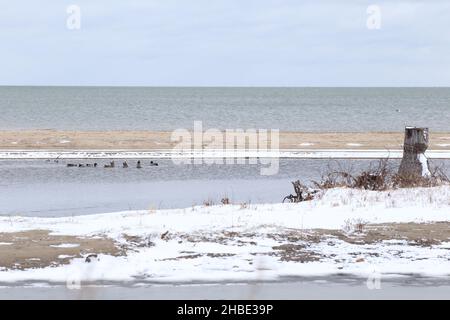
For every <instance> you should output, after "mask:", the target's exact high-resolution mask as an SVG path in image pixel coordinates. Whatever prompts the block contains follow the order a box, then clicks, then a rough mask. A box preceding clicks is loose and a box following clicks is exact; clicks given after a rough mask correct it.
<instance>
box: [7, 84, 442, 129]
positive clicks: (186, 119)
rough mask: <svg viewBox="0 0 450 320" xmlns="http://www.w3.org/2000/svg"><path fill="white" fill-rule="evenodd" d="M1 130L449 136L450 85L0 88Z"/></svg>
mask: <svg viewBox="0 0 450 320" xmlns="http://www.w3.org/2000/svg"><path fill="white" fill-rule="evenodd" d="M0 115H1V116H0V130H5V129H13V130H15V129H59V130H173V129H177V128H186V129H191V128H192V126H193V122H194V120H200V121H203V123H204V127H205V128H219V129H226V128H230V129H234V128H242V129H248V128H257V129H271V128H272V129H280V130H284V131H286V130H288V131H289V130H292V131H315V132H317V131H401V130H402V129H403V127H404V126H405V124H408V125H416V126H428V127H430V129H431V130H432V131H449V129H450V128H449V123H450V88H187V87H184V88H158V87H0Z"/></svg>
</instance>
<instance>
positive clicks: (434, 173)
mask: <svg viewBox="0 0 450 320" xmlns="http://www.w3.org/2000/svg"><path fill="white" fill-rule="evenodd" d="M328 168H329V172H328V173H326V174H324V175H322V179H321V180H320V181H311V182H312V184H313V185H314V187H315V189H311V188H308V187H307V186H305V185H303V184H302V183H301V182H300V181H299V180H297V181H294V182H292V185H293V186H294V191H295V195H293V194H290V195H288V196H286V197H285V198H284V199H283V202H284V201H286V200H289V201H290V202H302V201H307V200H312V199H313V198H314V197H315V196H316V195H317V192H318V191H319V190H326V189H331V188H356V189H364V190H372V191H385V190H390V189H396V188H413V187H436V186H440V185H443V184H449V183H450V179H449V178H448V177H447V176H446V175H445V173H444V171H443V169H442V167H434V168H432V169H431V170H430V175H429V176H426V177H422V176H416V175H414V176H405V175H399V174H398V173H397V170H396V166H394V165H391V163H390V162H389V158H386V159H380V160H378V162H372V163H371V164H370V166H369V168H368V169H367V170H364V171H363V172H361V173H359V174H352V173H351V172H352V169H351V168H349V169H346V168H343V167H342V165H341V164H339V163H338V168H337V170H336V169H334V170H331V168H330V166H329V167H328Z"/></svg>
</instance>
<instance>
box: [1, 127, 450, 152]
mask: <svg viewBox="0 0 450 320" xmlns="http://www.w3.org/2000/svg"><path fill="white" fill-rule="evenodd" d="M171 135H172V132H169V131H58V130H18V131H10V130H4V131H0V150H149V151H151V150H170V149H172V148H174V147H175V146H176V145H177V142H173V141H171ZM279 137H280V142H279V147H280V149H281V150H288V149H291V150H298V149H302V150H305V149H306V150H309V149H311V150H317V149H343V150H349V149H353V150H355V149H356V150H399V149H401V148H402V143H403V132H289V131H283V132H280V135H279ZM269 140H270V134H269ZM269 145H270V141H269ZM215 148H216V149H218V148H220V145H216V146H215ZM429 149H430V150H450V132H431V133H430V146H429Z"/></svg>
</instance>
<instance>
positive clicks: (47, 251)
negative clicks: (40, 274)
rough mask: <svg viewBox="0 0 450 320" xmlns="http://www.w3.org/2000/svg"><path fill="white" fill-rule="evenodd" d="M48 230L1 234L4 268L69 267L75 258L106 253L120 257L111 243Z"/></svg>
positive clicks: (118, 250)
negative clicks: (51, 232)
mask: <svg viewBox="0 0 450 320" xmlns="http://www.w3.org/2000/svg"><path fill="white" fill-rule="evenodd" d="M49 233H50V231H48V230H30V231H23V232H12V233H0V257H1V259H0V268H6V269H19V270H24V269H28V268H44V267H48V266H56V265H61V264H68V263H69V262H70V260H71V259H73V258H80V257H83V256H88V255H89V254H92V253H95V254H99V253H104V254H109V255H113V256H116V255H119V254H120V252H121V250H120V249H119V248H117V247H116V245H115V243H114V242H113V241H112V240H111V239H106V238H102V237H92V238H81V237H74V236H57V235H51V234H49Z"/></svg>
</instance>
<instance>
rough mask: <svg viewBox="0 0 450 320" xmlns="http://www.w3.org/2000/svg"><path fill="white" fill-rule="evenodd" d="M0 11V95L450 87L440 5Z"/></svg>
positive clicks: (218, 3) (39, 6)
mask: <svg viewBox="0 0 450 320" xmlns="http://www.w3.org/2000/svg"><path fill="white" fill-rule="evenodd" d="M1 2H2V6H1V10H0V43H1V46H0V49H1V50H0V85H142V86H221V85H224V86H450V18H449V16H450V1H445V0H428V1H419V0H405V1H401V0H400V1H398V0H395V1H394V0H391V1H365V0H341V1H332V0H322V1H321V0H315V1H314V0H311V1H300V0H292V1H290V0H286V1H283V0H191V1H187V0H139V1H138V0H126V1H125V0H108V1H102V0H97V1H89V0H72V1H62V0H59V1H54V0H40V1H30V0H27V1H23V0H14V1H6V0H1ZM71 4H75V5H78V6H79V7H80V9H81V28H80V29H79V30H69V29H68V28H67V26H66V20H67V18H68V17H69V14H67V13H66V9H67V6H69V5H71ZM372 4H376V5H378V6H379V8H380V9H381V28H380V29H378V30H370V29H368V28H367V26H366V21H367V19H368V17H369V15H368V14H367V13H366V10H367V7H368V6H369V5H372Z"/></svg>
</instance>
